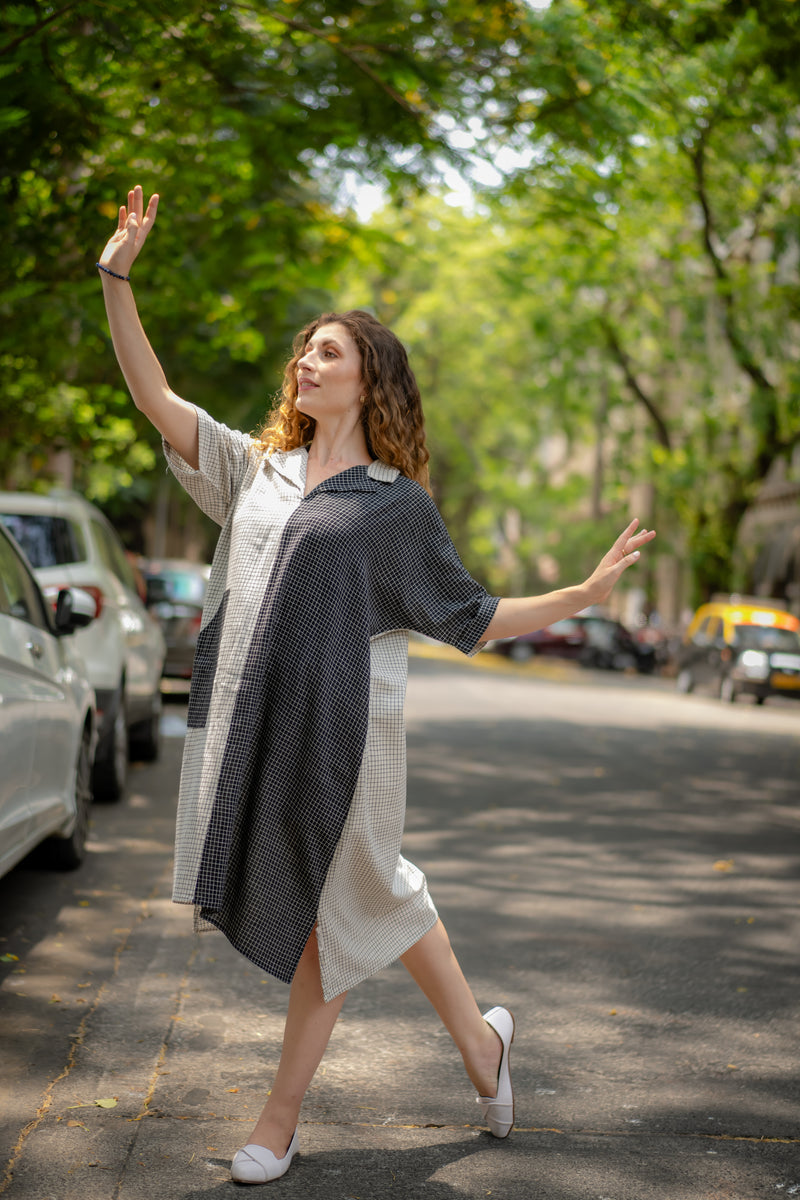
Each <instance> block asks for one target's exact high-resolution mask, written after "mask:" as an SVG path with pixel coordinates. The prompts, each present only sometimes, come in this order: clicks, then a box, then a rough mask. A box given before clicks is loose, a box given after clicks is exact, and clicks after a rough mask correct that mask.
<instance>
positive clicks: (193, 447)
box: [98, 185, 199, 470]
mask: <svg viewBox="0 0 800 1200" xmlns="http://www.w3.org/2000/svg"><path fill="white" fill-rule="evenodd" d="M157 209H158V196H157V195H153V196H151V198H150V203H149V204H148V205H147V212H146V213H145V212H144V211H143V210H144V197H143V195H142V189H141V188H140V187H139V186H138V185H137V186H136V187H135V188H134V189H133V191H131V192H128V203H127V206H126V205H124V204H123V205H122V207H121V208H120V210H119V220H118V222H117V228H116V230H115V231H114V233H113V234H112V236H111V238H110V239H109V241H108V243H107V245H106V247H105V249H104V250H103V253H102V254H101V255H100V259H99V262H98V266H99V267H100V268H101V269H100V276H101V278H102V281H103V297H104V299H105V305H106V313H107V314H108V324H109V328H110V330H111V340H112V342H113V344H114V353H115V354H116V356H117V361H118V363H119V365H120V367H121V368H122V374H123V375H124V376H125V382H126V383H127V385H128V388H129V390H130V393H131V396H132V397H133V402H134V404H135V405H136V407H137V408H138V409H141V411H142V412H143V413H144V414H145V416H146V417H147V418H148V419H149V420H150V421H152V423H153V424H154V425H155V427H156V429H157V430H158V431H159V433H161V434H163V435H164V437H165V438H166V439H167V441H168V442H169V443H170V445H172V446H174V447H175V449H176V450H177V451H178V453H179V454H180V455H181V457H182V458H184V459H185V460H186V461H187V462H188V463H189V465H190V466H191V467H194V468H195V470H196V469H197V467H198V465H199V458H198V441H197V413H196V411H195V409H194V407H193V406H192V405H191V404H188V403H187V402H186V400H182V399H181V397H180V396H177V395H176V394H175V392H173V391H172V389H171V388H170V386H169V384H168V383H167V379H166V376H165V374H164V371H163V369H162V367H161V363H160V362H159V361H158V359H157V358H156V356H155V353H154V351H153V348H152V346H151V345H150V343H149V341H148V340H147V335H146V334H145V332H144V329H143V328H142V323H141V321H140V320H139V314H138V312H137V310H136V302H135V300H134V298H133V292H132V290H131V285H130V282H129V281H127V280H126V279H125V278H120V276H128V275H129V274H130V269H131V267H132V265H133V263H134V261H135V259H136V257H137V255H138V254H139V251H140V250H141V248H142V246H143V245H144V243H145V240H146V238H147V235H148V234H149V232H150V230H151V229H152V228H153V225H154V224H155V219H156V211H157Z"/></svg>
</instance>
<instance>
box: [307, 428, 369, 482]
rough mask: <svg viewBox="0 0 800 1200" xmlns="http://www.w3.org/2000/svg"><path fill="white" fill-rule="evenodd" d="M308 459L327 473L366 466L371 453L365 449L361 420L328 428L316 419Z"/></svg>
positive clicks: (365, 443) (365, 440)
mask: <svg viewBox="0 0 800 1200" xmlns="http://www.w3.org/2000/svg"><path fill="white" fill-rule="evenodd" d="M308 461H309V464H311V463H314V464H315V465H316V467H317V468H318V469H320V470H322V471H325V472H327V473H333V471H343V470H346V469H347V467H358V466H368V465H369V463H371V462H372V455H371V454H370V453H369V450H368V449H367V439H366V438H365V436H364V430H363V428H362V426H361V422H359V423H358V425H356V426H348V427H346V428H342V427H338V428H329V427H328V426H327V425H322V424H321V422H319V421H317V423H316V427H315V429H314V439H313V441H312V442H311V445H310V446H309V448H308Z"/></svg>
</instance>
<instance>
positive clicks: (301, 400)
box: [297, 322, 363, 422]
mask: <svg viewBox="0 0 800 1200" xmlns="http://www.w3.org/2000/svg"><path fill="white" fill-rule="evenodd" d="M362 393H363V385H362V382H361V352H360V351H359V349H358V346H357V345H356V344H355V342H354V341H353V339H352V337H351V336H350V334H349V333H348V331H347V330H346V329H345V327H344V325H339V324H338V322H337V323H333V324H331V325H322V326H320V328H319V329H318V330H317V331H316V333H315V334H313V336H312V337H311V338H310V339H309V341H308V342H307V343H306V348H305V350H304V351H303V354H302V356H301V357H300V359H299V361H298V363H297V407H298V409H299V410H300V412H302V413H305V414H306V416H309V417H313V418H314V420H315V421H323V422H324V421H325V420H326V419H333V418H337V419H338V418H341V417H344V416H347V415H349V414H351V413H353V414H354V413H356V412H359V411H360V409H361V396H362Z"/></svg>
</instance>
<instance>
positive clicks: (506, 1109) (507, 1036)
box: [477, 1007, 514, 1138]
mask: <svg viewBox="0 0 800 1200" xmlns="http://www.w3.org/2000/svg"><path fill="white" fill-rule="evenodd" d="M483 1019H484V1021H485V1022H486V1024H487V1025H491V1027H492V1029H493V1030H494V1031H495V1033H496V1034H497V1035H498V1037H499V1038H500V1041H501V1042H502V1043H503V1053H502V1055H501V1056H500V1069H499V1070H498V1072H497V1095H496V1096H478V1097H477V1103H478V1104H479V1105H480V1106H481V1112H482V1113H483V1119H484V1121H485V1122H486V1124H487V1125H488V1126H489V1130H490V1132H491V1133H493V1134H494V1136H495V1137H496V1138H504V1137H508V1135H509V1133H510V1132H511V1128H512V1126H513V1124H514V1090H513V1088H512V1087H511V1071H510V1070H509V1065H508V1058H509V1054H510V1052H511V1043H512V1042H513V1040H514V1017H513V1015H512V1014H511V1013H510V1012H509V1011H508V1009H507V1008H500V1007H497V1008H490V1009H489V1011H488V1012H487V1013H484V1014H483Z"/></svg>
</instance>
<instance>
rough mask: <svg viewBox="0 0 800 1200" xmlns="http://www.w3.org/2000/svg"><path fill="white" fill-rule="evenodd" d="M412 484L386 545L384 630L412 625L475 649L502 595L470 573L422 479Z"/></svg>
mask: <svg viewBox="0 0 800 1200" xmlns="http://www.w3.org/2000/svg"><path fill="white" fill-rule="evenodd" d="M411 487H412V488H413V489H414V490H413V491H411V492H410V493H409V494H408V495H407V496H406V497H404V500H403V503H402V505H401V511H398V512H396V513H395V514H394V517H395V519H394V520H393V521H392V528H391V530H390V531H387V536H386V538H385V540H384V543H383V546H382V551H381V556H380V557H381V565H380V570H379V574H380V578H379V580H378V581H377V586H376V588H375V595H376V600H377V605H378V610H379V613H378V620H379V624H380V625H381V626H382V631H384V632H385V631H387V630H389V629H411V630H415V631H416V632H417V633H422V634H424V635H425V636H426V637H431V638H436V639H437V641H440V642H447V643H449V644H450V645H451V646H455V647H456V648H457V649H458V650H461V652H462V653H463V654H467V655H472V654H475V653H477V651H478V650H480V649H481V648H482V646H483V642H482V641H481V638H482V637H483V634H484V632H485V630H486V627H487V625H488V624H489V622H490V621H491V619H492V617H493V616H494V613H495V609H496V608H497V605H498V603H499V597H498V596H490V595H489V594H488V592H487V591H486V589H485V588H483V587H482V586H481V585H480V584H479V583H478V582H477V581H476V580H475V579H473V578H472V576H471V575H470V573H469V571H468V570H467V569H466V567H465V566H464V564H463V563H462V562H461V559H460V558H459V556H458V551H457V550H456V548H455V546H454V545H453V543H452V541H451V539H450V535H449V533H448V532H447V527H446V526H445V523H444V521H443V520H442V518H441V516H440V515H439V511H438V509H437V508H436V505H435V504H434V503H433V501H432V500H431V499H430V497H429V496H428V494H427V493H426V492H425V491H424V489H423V488H421V487H419V485H418V484H413V485H411Z"/></svg>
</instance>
